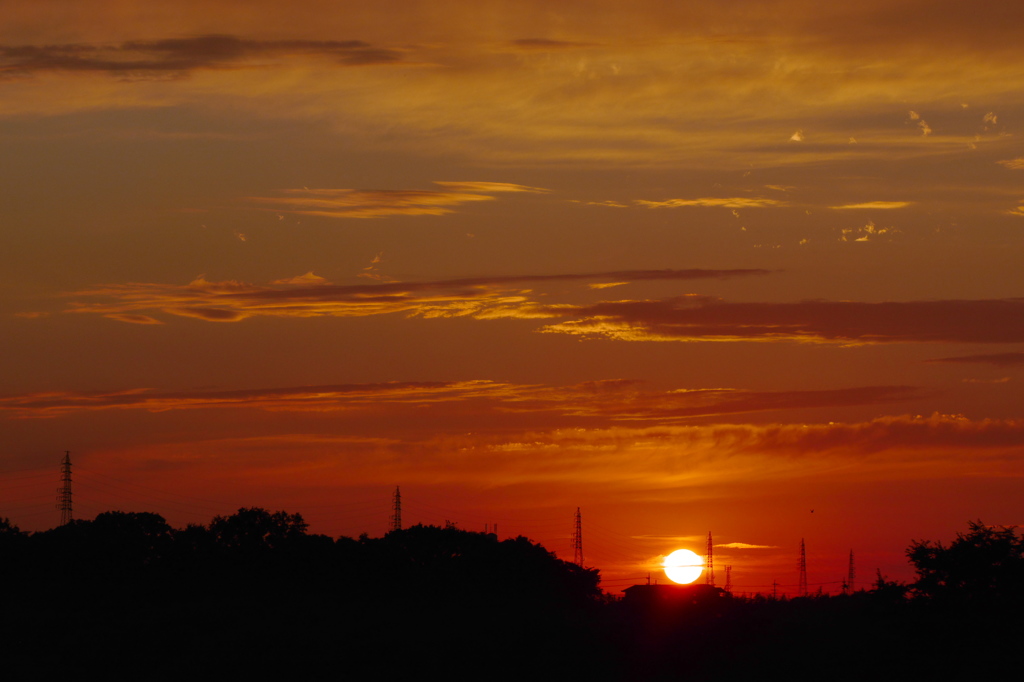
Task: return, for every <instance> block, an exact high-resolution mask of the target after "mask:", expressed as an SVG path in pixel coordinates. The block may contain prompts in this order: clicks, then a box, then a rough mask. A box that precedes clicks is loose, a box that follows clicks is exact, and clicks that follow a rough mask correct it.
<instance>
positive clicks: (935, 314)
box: [542, 296, 1024, 345]
mask: <svg viewBox="0 0 1024 682" xmlns="http://www.w3.org/2000/svg"><path fill="white" fill-rule="evenodd" d="M560 312H561V314H562V315H564V316H571V317H576V318H578V319H575V320H567V321H565V322H559V323H556V324H552V325H548V326H546V327H544V328H543V329H542V331H545V332H549V333H559V334H574V335H578V336H595V337H604V338H612V339H620V340H624V341H776V342H777V341H798V342H811V343H840V344H848V345H853V344H868V343H893V342H937V341H943V342H965V343H1020V342H1022V341H1024V299H1021V298H1009V299H989V300H939V301H905V302H897V301H892V302H883V303H863V302H857V301H801V302H798V303H727V302H724V301H719V300H715V299H709V298H702V297H692V296H691V297H680V298H674V299H664V300H654V301H609V302H604V303H598V304H595V305H590V306H578V307H576V308H575V309H574V310H568V309H563V310H561V311H560Z"/></svg>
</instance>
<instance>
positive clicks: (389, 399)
mask: <svg viewBox="0 0 1024 682" xmlns="http://www.w3.org/2000/svg"><path fill="white" fill-rule="evenodd" d="M916 394H917V391H916V389H913V388H909V387H905V386H870V387H861V388H849V389H837V390H823V391H749V390H742V389H721V388H715V389H689V390H685V391H652V390H644V389H643V387H642V385H641V383H640V382H636V381H628V380H608V381H591V382H585V383H581V384H575V385H570V386H546V385H538V384H533V385H529V384H510V383H501V382H494V381H487V380H474V381H453V382H384V383H376V384H332V385H321V386H299V387H286V388H269V389H252V390H233V391H171V392H167V391H154V390H150V389H141V388H139V389H130V390H124V391H115V392H108V393H104V392H89V393H74V392H47V393H32V394H24V395H17V396H7V397H4V398H0V411H2V412H7V413H9V414H12V415H14V416H17V417H22V418H33V417H55V416H60V415H65V414H71V413H77V412H92V411H98V410H144V411H148V412H165V411H169V410H208V409H247V410H273V411H298V412H346V411H348V412H351V411H358V412H360V413H365V412H366V411H377V412H384V413H389V414H396V415H397V414H399V411H400V410H401V409H402V407H403V406H404V407H412V408H415V409H416V410H417V411H420V412H421V411H422V410H421V408H423V407H425V406H431V405H433V406H440V409H442V410H447V411H449V412H450V413H451V415H449V416H452V415H463V418H464V419H467V420H468V422H467V424H468V423H469V422H472V421H474V420H475V419H476V416H473V415H477V416H478V415H480V414H492V415H499V416H500V415H505V416H508V415H511V414H517V415H531V414H533V415H540V416H541V417H543V419H544V420H550V419H555V420H556V421H561V422H565V421H567V420H568V421H572V422H576V423H579V422H580V420H585V421H588V422H590V423H604V422H609V421H622V420H625V421H656V422H661V423H671V422H674V421H680V420H687V419H692V418H694V417H707V416H713V415H725V414H742V413H750V412H763V411H778V410H789V409H802V408H808V407H819V406H833V407H834V406H838V405H868V404H882V403H888V402H894V401H901V400H906V399H909V398H913V397H915V396H916ZM467 410H468V412H467ZM500 421H501V420H499V422H500ZM477 426H478V427H479V423H478V424H477Z"/></svg>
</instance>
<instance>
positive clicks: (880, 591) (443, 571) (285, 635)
mask: <svg viewBox="0 0 1024 682" xmlns="http://www.w3.org/2000/svg"><path fill="white" fill-rule="evenodd" d="M907 557H908V560H909V561H910V562H911V564H912V565H913V567H914V569H915V571H916V580H914V581H913V582H912V583H910V584H903V583H898V582H894V581H888V580H885V579H884V578H883V577H882V576H881V575H879V576H878V579H877V580H876V582H875V584H874V585H873V586H872V587H871V588H870V589H863V590H860V591H858V592H855V593H853V594H849V595H841V596H831V597H830V596H826V595H817V596H812V597H804V598H795V599H780V600H775V599H770V598H768V597H765V596H760V595H759V596H756V597H750V598H734V597H731V596H730V595H728V594H727V593H724V592H722V591H721V590H699V589H689V590H688V591H687V588H680V589H679V590H677V591H676V592H672V590H673V589H674V588H669V587H668V586H664V587H665V589H664V590H656V591H651V592H650V593H649V594H648V597H651V598H645V599H639V598H632V597H631V596H627V598H625V599H613V598H611V597H609V596H608V595H606V594H604V593H603V592H602V591H601V590H600V586H599V583H600V575H599V572H598V570H597V569H592V568H582V567H580V566H577V565H575V564H573V563H570V562H566V561H563V560H560V559H558V558H557V557H556V556H555V555H554V554H553V553H552V552H549V551H548V550H547V549H545V548H544V547H542V546H541V545H539V544H537V543H534V542H532V541H530V540H529V539H527V538H524V537H516V538H508V539H504V540H501V539H499V538H498V537H497V536H496V535H494V534H487V533H477V532H471V531H466V530H462V529H459V528H457V527H455V526H454V525H447V526H445V527H437V526H422V525H419V526H413V527H411V528H407V529H404V530H399V531H392V532H389V533H387V534H386V535H384V536H383V537H379V538H371V537H368V536H367V535H365V534H364V535H362V536H360V537H358V538H350V537H340V538H337V539H333V538H330V537H328V536H325V535H318V534H313V533H309V532H308V526H307V524H306V523H305V521H304V520H303V518H302V516H301V515H299V514H289V513H287V512H284V511H277V512H270V511H268V510H266V509H261V508H243V509H239V510H238V511H237V512H236V513H235V514H232V515H230V516H217V517H215V518H214V519H212V520H211V521H210V523H209V524H205V525H201V524H190V525H187V526H186V527H184V528H172V527H171V526H170V525H169V524H168V523H167V522H166V521H165V520H164V519H163V517H161V516H160V515H158V514H153V513H148V512H120V511H111V512H104V513H102V514H99V515H98V516H97V517H96V518H95V519H93V520H76V521H73V522H71V523H69V524H66V525H64V526H60V527H57V528H54V529H51V530H48V531H42V532H36V533H25V532H21V531H20V530H19V529H18V528H17V527H16V526H14V525H13V524H12V523H10V521H9V520H7V519H2V518H0V578H2V579H3V581H4V583H3V584H4V585H6V586H7V589H6V590H5V593H6V596H5V598H4V600H3V603H4V608H3V610H2V617H0V642H2V643H3V644H2V645H0V647H2V649H0V650H2V652H3V654H4V660H5V662H6V665H7V668H8V669H9V670H25V671H32V673H33V676H46V675H48V674H59V673H61V672H62V671H64V670H67V669H68V666H77V667H82V666H85V667H87V668H88V667H98V668H102V669H105V670H108V671H109V670H125V671H127V670H133V669H134V670H143V671H146V676H147V677H149V678H156V679H160V678H163V677H167V678H170V677H180V676H181V675H184V674H195V673H197V672H203V673H210V674H218V673H219V674H231V675H232V676H236V675H240V674H258V675H260V676H261V677H266V676H284V675H288V676H289V677H294V676H296V675H309V676H312V675H317V676H319V675H320V674H322V671H323V670H324V667H325V666H328V667H329V669H330V670H332V671H334V672H336V673H338V674H340V675H342V676H343V677H344V676H345V675H350V676H353V677H357V678H363V677H373V678H375V679H389V678H397V677H403V676H408V675H410V674H419V675H424V674H426V673H427V672H443V673H444V674H445V676H447V677H449V678H456V679H463V678H466V679H468V678H473V679H479V678H482V677H486V678H490V679H511V678H514V677H515V678H520V677H522V676H523V675H533V676H540V677H542V678H543V679H547V678H549V677H556V676H558V677H568V678H569V679H581V678H583V677H587V678H590V679H631V680H632V679H637V680H643V679H698V680H699V679H715V680H721V679H723V678H724V679H729V678H730V677H731V676H734V677H736V678H739V677H749V676H751V675H753V674H760V673H763V672H766V671H767V670H781V671H787V672H789V673H792V674H798V675H804V676H814V677H829V678H831V679H859V678H860V677H862V676H865V675H868V674H873V675H875V676H877V674H878V673H879V672H880V671H884V672H885V674H886V676H890V675H901V676H905V677H910V678H914V679H922V678H925V677H936V678H943V679H944V678H948V677H950V676H952V675H954V674H956V675H959V674H964V675H967V674H969V675H977V674H979V673H985V674H997V673H1002V672H1003V671H1004V670H1006V669H1010V667H1011V666H1016V665H1018V661H1017V656H1016V654H1015V652H1016V650H1017V646H1018V644H1017V643H1018V642H1019V641H1020V639H1019V638H1020V636H1021V635H1022V634H1024V627H1022V613H1024V609H1022V607H1024V538H1022V537H1021V536H1020V535H1019V534H1018V533H1017V530H1016V529H1015V528H1012V527H1002V526H995V527H991V526H986V525H985V524H983V523H981V522H980V521H976V522H971V523H970V524H969V527H968V532H966V533H962V534H959V535H958V536H957V537H956V539H955V540H953V541H952V542H951V543H949V544H948V545H943V544H942V543H937V542H931V541H914V542H912V543H911V544H910V545H909V547H908V549H907ZM669 593H671V594H673V595H675V597H673V598H668V597H667V596H666V595H669V596H671V595H670V594H669ZM679 595H683V597H684V598H676V597H678V596H679Z"/></svg>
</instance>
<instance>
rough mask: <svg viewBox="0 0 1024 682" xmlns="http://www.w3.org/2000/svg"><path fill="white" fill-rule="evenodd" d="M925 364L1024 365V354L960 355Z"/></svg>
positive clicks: (936, 359)
mask: <svg viewBox="0 0 1024 682" xmlns="http://www.w3.org/2000/svg"><path fill="white" fill-rule="evenodd" d="M925 362H931V363H937V364H968V363H972V364H988V365H995V366H996V367H1011V366H1013V365H1024V353H983V354H980V355H958V356H954V357H948V358H933V359H931V360H925Z"/></svg>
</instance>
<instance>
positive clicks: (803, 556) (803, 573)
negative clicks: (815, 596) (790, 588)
mask: <svg viewBox="0 0 1024 682" xmlns="http://www.w3.org/2000/svg"><path fill="white" fill-rule="evenodd" d="M797 592H798V593H799V595H800V596H801V597H806V596H807V550H806V548H805V547H804V539H803V538H800V587H799V588H798V590H797Z"/></svg>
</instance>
